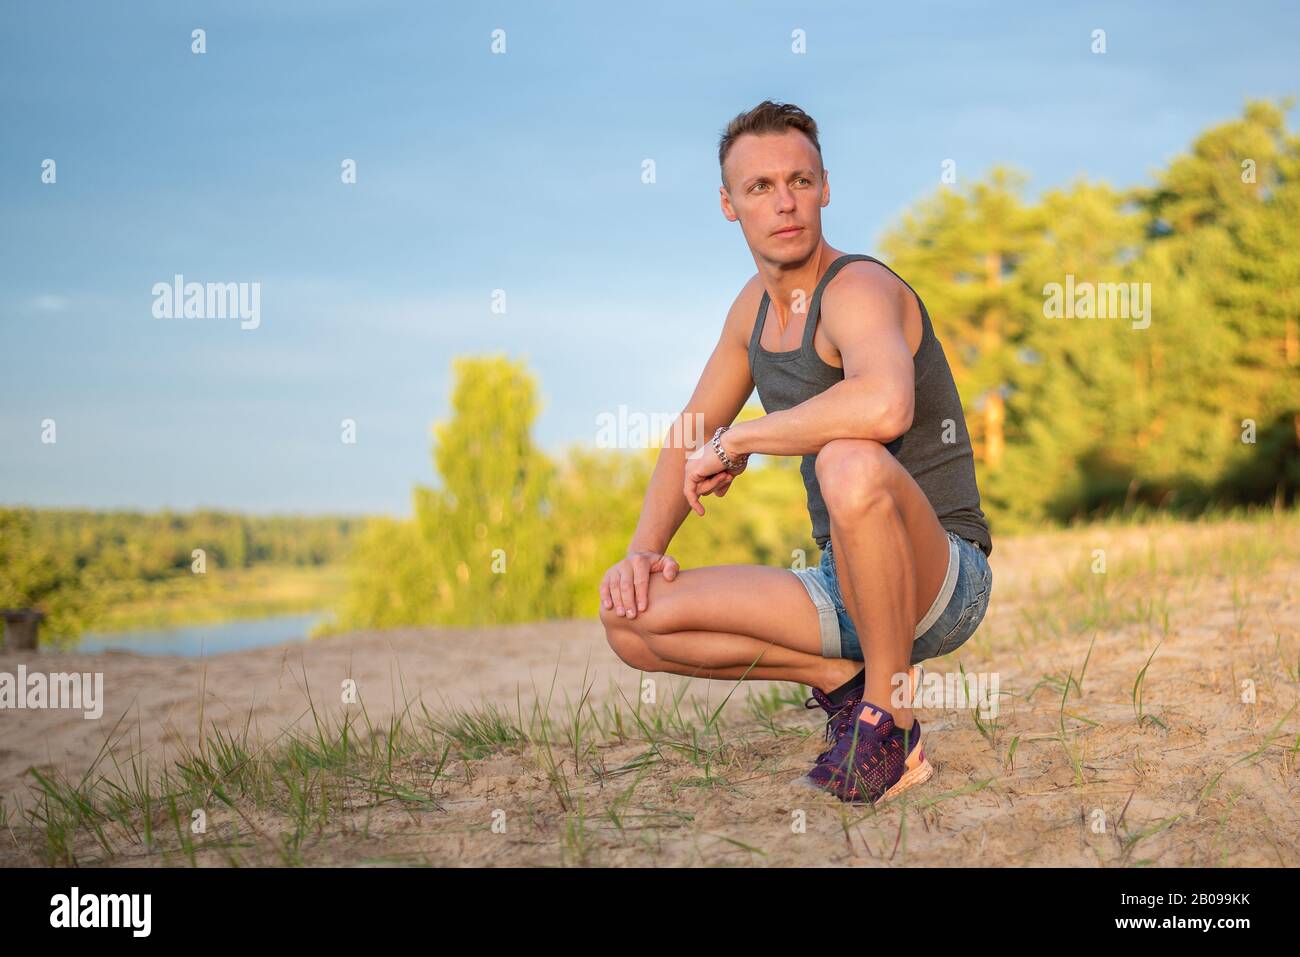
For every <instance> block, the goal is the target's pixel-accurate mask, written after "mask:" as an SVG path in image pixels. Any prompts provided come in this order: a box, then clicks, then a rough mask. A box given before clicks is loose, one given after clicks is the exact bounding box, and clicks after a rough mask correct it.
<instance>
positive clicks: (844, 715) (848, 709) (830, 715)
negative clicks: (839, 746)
mask: <svg viewBox="0 0 1300 957" xmlns="http://www.w3.org/2000/svg"><path fill="white" fill-rule="evenodd" d="M865 690H866V686H865V685H858V686H856V687H855V688H853V690H852V691H850V692H849V693H848V694H847V695H845V697H844V700H843V701H842V702H840V703H839V704H838V705H837V704H835V703H833V702H832V701H831V699H830V697H829V696H828V695H827V694H826V693H825V692H823V691H822V690H821V689H820V688H813V689H812V697H811V698H809V699H808V700H807V701H805V702H804V703H803V706H804V707H805V708H808V709H809V710H811V709H813V708H816V707H817V706H818V705H821V707H822V710H823V711H825V712H826V740H827V742H828V743H830V744H831V745H832V746H833V745H834V743H835V741H836V740H837V739H838V738H839V736H840V735H841V734H843V733H844V731H845V729H846V728H848V726H849V721H850V720H852V717H853V709H854V708H855V707H856V706H857V704H858V702H859V701H861V700H862V693H863V692H864V691H865ZM830 753H831V749H830V748H827V749H826V750H825V751H823V752H822V753H821V754H819V755H817V760H818V761H821V760H823V759H824V758H825V757H826V755H828V754H830Z"/></svg>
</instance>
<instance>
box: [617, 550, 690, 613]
mask: <svg viewBox="0 0 1300 957" xmlns="http://www.w3.org/2000/svg"><path fill="white" fill-rule="evenodd" d="M680 570H681V566H679V565H678V564H677V559H675V558H673V557H672V556H671V555H665V554H663V553H662V552H656V551H650V550H644V551H634V552H628V555H627V557H626V558H624V559H623V560H622V561H619V562H615V563H614V564H613V565H611V566H610V569H609V571H607V572H605V577H604V578H603V579H601V582H600V601H601V604H602V605H604V606H605V607H606V608H613V609H614V610H615V611H617V612H618V615H619V617H627V618H635V617H636V613H637V611H638V610H640V611H645V610H646V605H648V604H649V602H650V575H651V573H653V572H662V573H663V576H664V581H672V580H673V579H674V578H676V577H677V572H678V571H680Z"/></svg>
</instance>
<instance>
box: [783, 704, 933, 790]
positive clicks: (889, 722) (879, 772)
mask: <svg viewBox="0 0 1300 957" xmlns="http://www.w3.org/2000/svg"><path fill="white" fill-rule="evenodd" d="M848 724H849V727H847V728H845V730H844V732H843V733H842V734H841V735H840V737H839V738H838V739H837V740H836V741H835V744H834V745H833V746H832V747H831V749H830V751H828V752H826V756H825V757H824V758H821V759H820V760H818V762H817V764H816V765H815V766H814V767H813V769H812V770H811V771H809V772H808V774H807V775H806V776H805V777H803V778H800V779H799V783H801V784H806V785H808V786H811V787H816V788H819V789H821V790H823V791H829V792H830V793H831V794H834V795H835V796H836V797H837V798H839V799H840V800H841V801H843V802H845V803H846V804H873V805H874V804H880V803H881V802H883V801H886V800H888V799H889V798H892V797H895V796H896V795H898V794H901V793H902V792H903V791H905V790H907V789H908V788H911V787H915V786H916V785H918V784H924V783H925V782H926V781H928V780H930V778H931V777H933V776H934V767H933V766H932V765H931V764H930V762H928V761H927V760H926V759H925V749H924V748H923V747H922V745H921V722H920V721H916V720H913V722H912V727H911V729H909V730H907V731H904V730H903V729H902V728H899V727H896V726H895V725H894V716H893V715H891V714H890V713H889V712H888V711H885V710H884V709H882V708H878V707H876V706H875V705H873V704H872V703H871V702H869V701H860V702H858V704H856V705H855V706H854V708H853V711H852V712H851V715H850V718H849V722H848Z"/></svg>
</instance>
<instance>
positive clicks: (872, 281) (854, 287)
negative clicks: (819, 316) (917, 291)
mask: <svg viewBox="0 0 1300 957" xmlns="http://www.w3.org/2000/svg"><path fill="white" fill-rule="evenodd" d="M910 294H911V291H910V289H909V288H908V285H907V283H905V282H904V281H903V280H902V278H901V277H900V276H898V275H897V274H896V273H895V272H894V271H893V270H892V269H890V268H889V267H888V266H886V265H884V264H883V263H879V262H876V261H874V260H871V259H855V260H853V261H852V262H847V263H845V264H844V265H843V266H841V267H840V271H839V272H837V273H836V274H835V275H834V276H832V277H831V281H830V282H828V283H827V284H826V288H825V289H824V290H823V291H822V300H823V302H826V303H833V302H834V301H836V300H841V299H842V300H861V299H863V298H866V299H869V300H874V301H877V302H890V301H893V302H906V301H907V297H908V296H909V295H910Z"/></svg>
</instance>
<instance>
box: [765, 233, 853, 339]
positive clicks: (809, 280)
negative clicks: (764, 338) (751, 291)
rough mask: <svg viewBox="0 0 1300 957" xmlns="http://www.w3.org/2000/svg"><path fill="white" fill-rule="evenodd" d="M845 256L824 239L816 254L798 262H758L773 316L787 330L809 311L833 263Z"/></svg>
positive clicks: (778, 324)
mask: <svg viewBox="0 0 1300 957" xmlns="http://www.w3.org/2000/svg"><path fill="white" fill-rule="evenodd" d="M843 255H845V254H844V253H842V252H840V251H839V250H838V249H836V248H835V247H834V246H832V245H830V244H829V243H827V242H826V241H825V240H824V239H823V240H822V241H821V243H820V244H819V245H818V246H817V248H816V249H815V250H813V252H812V255H810V256H809V257H808V258H807V259H805V260H803V261H801V262H797V263H771V262H766V261H757V260H756V265H757V266H758V272H759V276H760V277H761V278H762V281H763V287H764V288H765V289H766V290H767V294H768V297H769V298H770V300H771V306H770V309H771V315H772V316H773V318H775V319H776V322H777V326H778V328H779V329H781V330H782V331H783V332H784V331H785V328H786V326H788V325H789V324H790V320H791V319H793V318H794V317H795V316H803V315H806V314H807V311H808V309H809V308H810V307H811V305H812V295H813V290H814V289H816V288H817V283H818V282H820V281H821V278H822V275H823V274H825V272H826V270H827V269H828V268H830V264H831V263H833V262H834V261H835V260H837V259H839V258H840V257H841V256H843Z"/></svg>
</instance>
